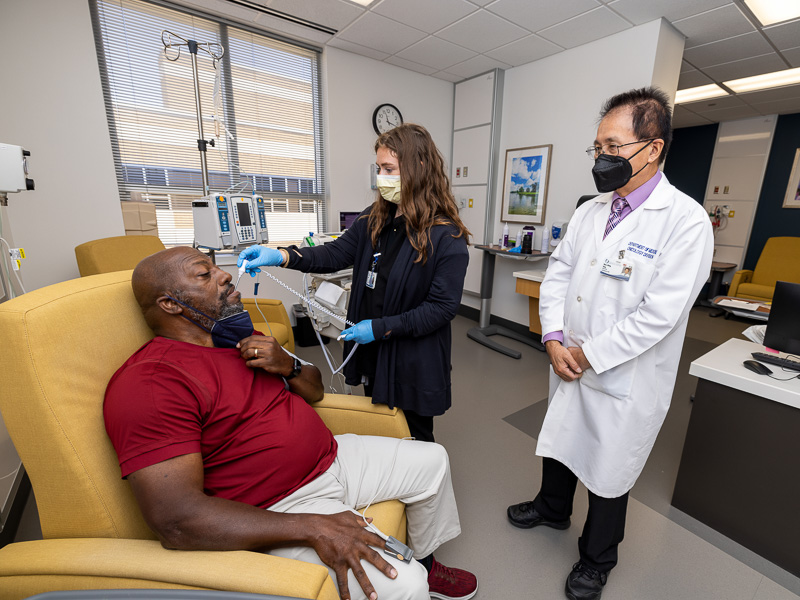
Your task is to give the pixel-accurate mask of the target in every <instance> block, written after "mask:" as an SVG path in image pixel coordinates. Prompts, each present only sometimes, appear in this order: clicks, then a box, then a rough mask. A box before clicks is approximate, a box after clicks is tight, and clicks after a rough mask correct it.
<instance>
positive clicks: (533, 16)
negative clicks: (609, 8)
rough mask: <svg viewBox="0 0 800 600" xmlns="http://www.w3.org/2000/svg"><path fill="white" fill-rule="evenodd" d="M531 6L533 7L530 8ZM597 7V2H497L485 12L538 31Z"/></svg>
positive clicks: (568, 0)
mask: <svg viewBox="0 0 800 600" xmlns="http://www.w3.org/2000/svg"><path fill="white" fill-rule="evenodd" d="M531 4H534V6H533V7H532V6H531ZM598 6H600V3H599V2H598V1H597V0H557V1H555V2H551V1H545V2H542V1H539V2H535V3H532V2H531V0H497V2H495V3H493V4H491V5H490V6H487V7H486V10H489V11H491V12H493V13H495V14H497V15H500V16H501V17H505V18H506V19H508V20H509V21H512V22H513V23H516V24H517V25H520V26H522V27H524V28H525V29H530V30H531V31H540V30H542V29H545V28H547V27H550V26H551V25H555V24H556V23H560V22H561V21H565V20H567V19H571V18H572V17H576V16H578V15H580V14H582V13H585V12H586V11H589V10H592V9H593V8H597V7H598Z"/></svg>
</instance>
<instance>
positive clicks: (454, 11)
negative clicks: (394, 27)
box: [286, 0, 478, 33]
mask: <svg viewBox="0 0 800 600" xmlns="http://www.w3.org/2000/svg"><path fill="white" fill-rule="evenodd" d="M286 1H289V2H295V3H297V0H286ZM304 1H305V0H304ZM298 4H302V2H301V3H298ZM476 10H478V7H477V6H475V5H474V4H471V3H469V2H467V1H466V0H436V1H435V2H431V0H383V2H381V3H380V4H378V5H377V6H376V7H374V8H373V9H372V12H376V13H379V14H381V15H383V16H384V17H389V18H390V19H394V20H395V21H398V22H400V23H403V24H405V25H410V26H411V27H415V28H417V29H421V30H422V31H425V32H427V33H433V32H434V31H439V30H440V29H441V28H442V27H446V26H448V25H450V23H453V22H454V21H457V20H458V19H461V18H462V17H466V16H467V15H468V14H470V13H471V12H475V11H476Z"/></svg>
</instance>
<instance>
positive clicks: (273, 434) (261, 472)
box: [103, 337, 337, 508]
mask: <svg viewBox="0 0 800 600" xmlns="http://www.w3.org/2000/svg"><path fill="white" fill-rule="evenodd" d="M103 414H104V418H105V424H106V431H107V432H108V435H109V437H110V438H111V442H112V444H113V445H114V448H115V449H116V451H117V456H118V457H119V463H120V467H121V469H122V476H123V477H127V476H128V475H129V474H131V473H133V472H134V471H137V470H139V469H142V468H144V467H148V466H151V465H154V464H156V463H159V462H162V461H165V460H167V459H170V458H174V457H176V456H181V455H184V454H192V453H195V452H199V453H200V454H201V455H202V457H203V469H204V472H205V481H204V487H205V492H206V493H207V494H208V495H210V496H218V497H221V498H227V499H229V500H236V501H238V502H245V503H247V504H251V505H253V506H258V507H261V508H266V507H268V506H270V505H272V504H274V503H275V502H277V501H278V500H280V499H281V498H284V497H286V496H288V495H289V494H291V493H292V492H294V491H295V490H296V489H298V488H300V487H302V486H303V485H305V484H307V483H308V482H310V481H312V480H314V479H315V478H316V477H317V476H319V475H320V474H322V473H324V472H325V471H326V470H327V469H328V467H330V466H331V463H333V460H334V458H336V449H337V445H336V440H335V439H334V438H333V434H331V432H330V430H329V429H328V428H327V427H326V426H325V424H324V423H323V422H322V420H321V419H320V418H319V416H318V415H317V413H316V412H315V411H314V409H313V408H311V407H310V406H309V405H308V404H307V403H306V402H305V401H304V400H303V399H302V398H301V397H300V396H298V395H297V394H293V393H291V392H289V391H286V389H285V387H284V384H283V379H282V378H280V377H278V376H275V375H270V374H268V373H267V372H265V371H263V370H261V369H251V368H249V367H248V366H247V365H246V364H245V361H244V360H243V359H242V358H241V355H240V353H239V351H238V350H236V349H230V348H206V347H204V346H197V345H194V344H189V343H186V342H179V341H175V340H169V339H166V338H162V337H156V338H155V339H153V340H151V341H150V342H148V343H147V344H145V345H144V346H142V347H141V348H140V349H139V350H137V351H136V353H135V354H134V355H133V356H131V357H130V358H129V359H128V360H127V361H126V362H125V364H124V365H122V367H120V368H119V370H118V371H117V372H116V373H115V374H114V376H113V377H112V378H111V381H110V382H109V384H108V388H107V389H106V397H105V403H104V405H103Z"/></svg>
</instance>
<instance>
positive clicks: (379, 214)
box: [368, 123, 472, 264]
mask: <svg viewBox="0 0 800 600" xmlns="http://www.w3.org/2000/svg"><path fill="white" fill-rule="evenodd" d="M378 148H386V149H388V150H389V151H390V152H391V153H392V154H393V155H394V156H396V157H397V162H398V163H399V165H400V207H401V208H402V209H403V216H404V217H405V220H406V235H408V239H409V240H410V241H411V245H412V246H413V247H414V250H416V251H417V258H416V259H415V260H414V262H415V263H417V262H422V264H425V263H426V262H427V260H428V242H429V241H430V231H431V227H434V226H436V225H451V224H452V225H454V226H455V227H456V229H457V230H458V233H457V234H455V235H453V237H455V238H459V237H461V236H464V237H465V238H466V240H467V243H469V237H470V235H472V234H471V233H470V232H469V230H468V229H467V228H466V226H465V225H464V223H463V222H462V221H461V218H460V217H459V216H458V207H457V206H456V200H455V198H454V197H453V192H452V191H451V190H450V179H449V178H448V177H447V173H446V170H445V165H444V159H443V158H442V155H441V153H440V152H439V149H438V148H437V147H436V144H434V143H433V139H432V138H431V135H430V134H429V133H428V131H427V130H426V129H425V128H424V127H422V126H421V125H414V124H413V123H406V124H404V125H400V126H399V127H395V128H394V129H392V130H391V131H387V132H386V133H384V134H383V135H381V136H380V137H379V138H378V140H377V141H376V142H375V152H377V151H378ZM389 205H390V203H389V202H388V201H386V200H384V199H383V198H382V197H381V196H380V194H378V198H377V199H376V200H375V202H374V204H373V205H372V211H371V212H370V215H369V225H368V227H369V231H370V236H371V237H372V245H373V247H374V246H377V244H378V237H379V236H380V233H381V229H383V226H384V225H385V224H386V218H387V216H388V214H389Z"/></svg>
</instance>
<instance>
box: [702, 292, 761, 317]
mask: <svg viewBox="0 0 800 600" xmlns="http://www.w3.org/2000/svg"><path fill="white" fill-rule="evenodd" d="M723 301H728V304H729V306H726V305H725V302H723ZM736 303H738V306H737V305H736ZM711 306H715V307H717V308H718V309H720V310H719V312H718V313H710V314H709V315H708V316H709V317H718V316H720V315H725V318H726V319H727V318H728V317H730V316H731V315H736V316H737V317H743V318H745V319H753V320H755V321H769V312H770V305H769V304H767V303H766V302H760V301H758V300H750V299H748V298H733V297H731V296H717V297H716V298H714V300H713V301H712V302H711Z"/></svg>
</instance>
